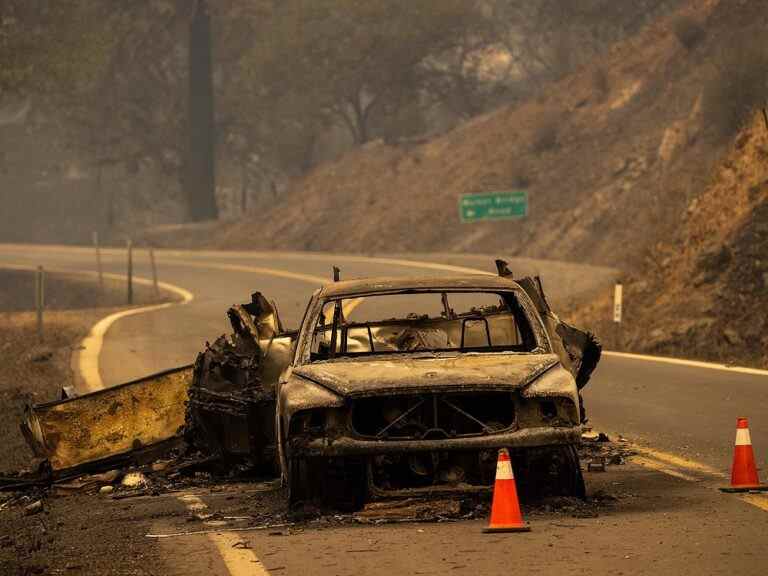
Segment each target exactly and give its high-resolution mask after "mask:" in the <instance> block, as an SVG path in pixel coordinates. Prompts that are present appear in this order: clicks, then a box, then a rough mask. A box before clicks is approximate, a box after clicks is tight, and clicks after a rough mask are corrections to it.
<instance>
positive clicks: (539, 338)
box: [296, 285, 552, 365]
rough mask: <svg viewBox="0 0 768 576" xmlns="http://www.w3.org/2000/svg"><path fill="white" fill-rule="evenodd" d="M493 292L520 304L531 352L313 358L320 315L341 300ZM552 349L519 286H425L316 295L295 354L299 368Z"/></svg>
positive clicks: (454, 351) (466, 350)
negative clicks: (329, 363)
mask: <svg viewBox="0 0 768 576" xmlns="http://www.w3.org/2000/svg"><path fill="white" fill-rule="evenodd" d="M442 292H445V293H448V294H450V293H473V292H478V293H486V294H488V293H490V294H498V295H504V294H510V295H511V297H512V298H514V299H515V300H516V302H517V304H518V305H519V307H520V311H521V313H522V314H523V315H524V316H525V318H526V320H527V321H528V324H529V326H530V328H531V333H532V336H533V339H534V341H535V346H534V347H533V348H532V349H531V350H527V351H519V350H511V349H499V348H497V347H493V348H488V347H484V348H480V349H478V348H467V347H465V348H454V349H447V350H440V351H424V350H422V351H413V352H402V351H401V352H392V353H387V352H375V353H364V352H363V353H356V354H352V355H335V356H334V357H332V358H327V359H320V360H318V359H314V360H313V359H312V358H311V354H310V351H311V347H312V338H313V335H314V331H315V326H316V325H317V322H318V319H319V316H320V314H321V312H322V310H323V308H324V307H325V306H326V305H327V304H329V303H335V302H336V301H338V300H352V299H355V298H363V297H375V296H388V295H396V294H424V293H433V294H437V295H440V293H442ZM551 350H552V346H551V343H550V341H549V337H548V336H547V333H546V330H545V328H544V324H543V322H542V320H541V317H540V316H539V314H538V312H537V311H536V308H535V307H534V305H533V302H531V300H530V298H529V297H528V295H527V294H526V293H525V291H524V290H523V289H522V288H520V287H519V286H517V285H513V286H509V287H505V288H498V287H469V286H460V287H447V286H446V287H443V286H434V287H426V288H421V287H420V288H413V289H394V290H371V291H360V292H355V293H349V294H340V295H334V296H331V297H322V296H321V295H319V294H318V295H317V296H316V298H314V303H313V305H312V310H311V313H310V314H308V315H307V316H306V317H305V321H304V323H303V324H302V327H301V332H300V338H299V347H298V349H297V354H296V365H303V364H317V363H321V362H344V361H353V360H365V359H368V358H371V359H381V358H393V357H395V358H403V357H404V356H405V357H408V358H415V357H417V356H425V355H426V356H436V355H438V354H439V355H451V356H455V355H458V354H499V353H505V354H518V355H519V354H547V353H550V352H551Z"/></svg>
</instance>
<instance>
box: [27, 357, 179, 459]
mask: <svg viewBox="0 0 768 576" xmlns="http://www.w3.org/2000/svg"><path fill="white" fill-rule="evenodd" d="M191 378H192V368H191V366H185V367H183V368H178V369H175V370H170V371H168V372H162V373H160V374H156V375H154V376H149V377H146V378H141V379H140V380H136V381H134V382H129V383H127V384H123V385H121V386H116V387H114V388H107V389H105V390H100V391H98V392H94V393H92V394H86V395H84V396H79V397H76V398H71V399H68V400H63V401H59V402H51V403H48V404H41V405H37V406H29V407H27V414H26V419H25V422H24V423H23V424H22V429H23V430H24V434H25V437H26V438H27V441H28V442H29V443H30V445H31V447H32V449H33V451H34V452H35V454H36V455H38V456H40V457H44V458H47V459H48V461H49V463H50V465H51V468H52V469H53V471H54V472H56V471H61V470H65V469H69V468H74V467H76V466H80V465H82V464H85V463H88V462H94V461H98V460H103V459H107V458H111V457H114V456H117V455H120V454H126V453H129V452H131V451H134V450H136V449H139V448H143V447H146V446H149V445H152V444H156V443H159V442H163V441H165V440H168V439H170V438H173V437H175V436H177V435H178V434H179V431H180V428H181V427H182V426H183V425H184V409H185V406H184V405H185V402H186V400H187V389H188V388H189V384H190V382H191Z"/></svg>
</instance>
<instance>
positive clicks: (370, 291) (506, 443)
mask: <svg viewBox="0 0 768 576" xmlns="http://www.w3.org/2000/svg"><path fill="white" fill-rule="evenodd" d="M529 285H530V286H531V287H536V288H538V285H537V284H535V283H534V282H531V283H529ZM537 292H538V290H537ZM538 299H539V300H540V304H541V305H542V307H545V306H546V304H545V301H544V300H543V296H540V297H539V298H538ZM547 313H548V312H545V314H547ZM550 320H554V318H552V317H550ZM558 324H559V323H558ZM561 332H564V331H563V330H561ZM558 341H559V342H558ZM583 341H584V343H588V344H589V345H590V346H591V347H592V348H594V349H593V350H591V354H592V355H593V356H595V355H597V354H599V348H598V347H597V345H596V343H595V342H594V341H593V340H592V339H589V338H588V337H587V336H586V335H584V338H583ZM558 343H559V344H560V345H559V346H558ZM588 347H589V346H588ZM558 352H560V354H559V355H558ZM588 352H590V351H589V350H588ZM581 359H582V361H581V362H579V363H578V367H577V370H576V371H575V373H574V372H573V371H570V372H569V370H568V369H567V368H566V366H570V367H571V368H573V367H574V361H573V358H572V357H571V356H569V355H568V351H567V350H566V348H565V346H563V343H562V337H561V336H560V335H559V334H558V331H557V328H556V327H555V330H554V331H552V330H548V329H547V325H546V322H545V321H544V319H543V318H542V315H541V313H540V311H539V310H537V306H536V305H535V303H534V301H533V300H532V298H531V297H530V296H529V294H528V293H527V292H526V290H525V289H524V288H523V287H521V286H520V285H519V284H517V283H516V282H514V281H512V280H510V279H508V278H504V277H494V276H463V277H440V278H425V279H413V278H394V279H372V280H371V279H368V280H355V281H348V282H337V283H333V284H329V285H327V286H325V287H324V288H322V289H321V290H319V291H318V292H316V293H315V294H314V296H313V297H312V300H311V301H310V304H309V308H308V310H307V313H306V316H305V318H304V321H303V323H302V327H301V330H300V331H299V333H298V337H297V341H296V344H295V347H294V354H293V360H292V362H291V364H290V365H289V366H288V368H287V369H286V371H285V372H284V374H283V375H282V377H281V379H280V381H279V383H278V388H277V412H276V413H277V439H278V453H279V457H280V463H281V469H282V471H283V474H284V476H285V477H286V479H287V482H288V484H289V486H290V494H291V499H292V500H294V501H298V500H304V499H317V498H319V499H322V500H325V501H328V502H336V503H338V502H339V501H340V500H345V501H346V503H347V504H349V505H351V506H355V505H358V504H359V503H361V502H362V501H364V499H365V498H366V497H367V496H368V495H369V494H372V495H387V494H403V493H407V494H416V493H419V492H423V491H428V492H430V493H434V492H435V491H443V490H446V491H451V490H462V491H466V490H484V489H487V488H489V487H490V486H491V484H492V483H493V479H494V473H495V467H496V457H497V451H498V449H499V448H503V447H505V448H509V449H510V450H511V451H512V453H513V461H514V463H515V466H516V468H517V469H518V478H519V481H520V482H521V483H522V485H523V489H524V491H525V492H529V493H530V492H536V491H538V490H539V489H542V490H553V491H555V492H557V493H561V494H570V495H576V496H583V494H584V484H583V479H582V476H581V470H580V467H579V462H578V456H577V453H576V450H575V446H576V445H577V444H578V443H579V442H580V437H581V426H580V424H581V421H582V411H581V408H580V398H579V392H578V390H579V383H581V384H582V385H583V383H584V378H585V372H586V370H582V368H588V367H587V366H585V365H584V362H583V355H582V358H581ZM563 360H564V361H565V362H564V361H563ZM588 360H589V359H588ZM596 360H597V358H593V359H592V360H591V362H592V367H594V363H596ZM589 370H590V371H591V368H589ZM579 378H580V381H579V383H577V379H579Z"/></svg>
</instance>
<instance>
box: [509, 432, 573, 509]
mask: <svg viewBox="0 0 768 576" xmlns="http://www.w3.org/2000/svg"><path fill="white" fill-rule="evenodd" d="M512 464H513V467H514V470H515V479H516V480H517V483H518V491H519V492H520V496H521V498H522V499H523V500H525V501H528V502H531V501H536V500H540V499H542V498H546V497H550V496H569V497H574V498H579V499H582V500H583V499H584V498H586V489H585V487H584V476H583V474H582V472H581V464H580V462H579V453H578V451H577V450H576V447H575V446H553V447H547V448H534V449H527V450H520V451H516V452H515V453H514V454H513V456H512Z"/></svg>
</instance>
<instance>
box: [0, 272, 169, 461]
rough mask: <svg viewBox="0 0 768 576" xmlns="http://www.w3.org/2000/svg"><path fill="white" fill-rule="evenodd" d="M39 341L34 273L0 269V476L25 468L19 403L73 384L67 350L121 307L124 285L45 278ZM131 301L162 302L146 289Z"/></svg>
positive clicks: (58, 276) (73, 277)
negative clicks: (35, 310)
mask: <svg viewBox="0 0 768 576" xmlns="http://www.w3.org/2000/svg"><path fill="white" fill-rule="evenodd" d="M45 294H46V298H45V299H46V309H45V312H44V316H43V319H44V321H43V338H42V340H40V338H39V337H38V334H37V315H36V313H35V312H34V311H32V309H33V308H34V298H35V278H34V273H33V272H30V271H26V270H10V269H0V359H2V360H1V361H0V414H2V415H3V418H2V419H0V438H1V439H2V442H1V443H0V473H2V472H5V471H9V470H19V469H24V468H28V467H29V466H30V465H31V463H32V452H31V451H30V450H29V448H28V447H27V445H26V443H25V442H24V439H23V438H22V436H21V433H20V431H19V423H20V422H21V418H22V416H23V412H24V405H25V404H26V403H29V402H34V403H40V402H47V401H50V400H56V399H57V398H58V397H59V394H60V391H61V388H62V387H63V386H70V385H72V383H73V374H72V370H71V368H70V361H71V356H72V352H73V351H74V350H75V349H76V347H77V346H78V343H79V342H80V340H82V338H83V337H85V335H86V334H87V333H88V331H89V330H90V328H91V326H92V325H93V324H95V323H96V322H97V321H98V320H99V319H100V318H102V317H104V316H106V315H108V314H110V313H111V312H112V311H113V310H114V309H115V307H118V306H124V305H125V300H126V292H125V283H123V282H117V281H115V280H108V279H105V282H104V286H103V287H102V288H100V287H99V285H98V282H97V281H96V279H95V277H93V278H92V277H90V276H82V275H69V274H51V273H48V274H46V280H45ZM134 296H135V299H134V302H135V303H136V304H146V303H152V302H159V301H164V300H166V299H167V295H166V294H162V293H161V294H160V295H155V293H154V291H153V289H152V287H147V286H140V285H139V286H136V291H135V295H134Z"/></svg>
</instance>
